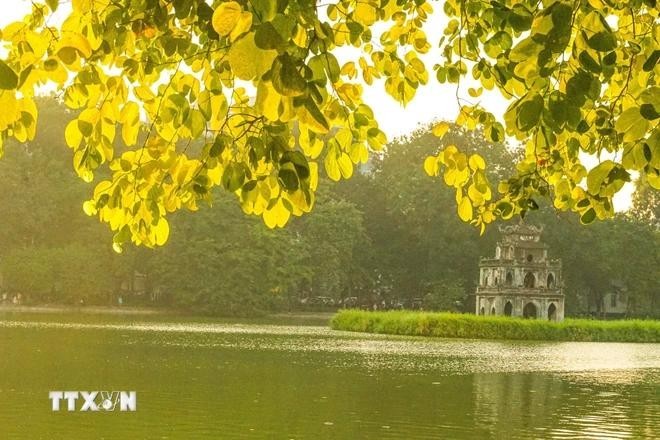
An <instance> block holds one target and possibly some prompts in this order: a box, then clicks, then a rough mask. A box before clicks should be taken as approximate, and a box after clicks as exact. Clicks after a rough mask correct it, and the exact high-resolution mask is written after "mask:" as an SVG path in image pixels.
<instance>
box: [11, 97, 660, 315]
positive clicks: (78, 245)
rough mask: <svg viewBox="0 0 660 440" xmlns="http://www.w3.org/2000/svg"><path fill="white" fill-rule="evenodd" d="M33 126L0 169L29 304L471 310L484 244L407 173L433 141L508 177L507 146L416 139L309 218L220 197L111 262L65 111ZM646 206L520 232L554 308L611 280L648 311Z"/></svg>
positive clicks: (653, 239) (45, 110) (652, 288)
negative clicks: (558, 274) (560, 295)
mask: <svg viewBox="0 0 660 440" xmlns="http://www.w3.org/2000/svg"><path fill="white" fill-rule="evenodd" d="M41 108H42V114H41V117H40V125H39V131H38V134H37V136H36V139H35V140H34V141H32V142H30V143H28V144H10V145H7V146H6V148H5V156H4V157H3V158H2V160H0V185H1V186H0V187H2V188H3V191H2V192H0V213H1V214H0V274H1V278H0V280H1V281H0V292H3V293H7V294H8V297H9V298H11V297H12V295H16V294H17V293H21V295H22V298H24V302H28V303H37V304H41V303H62V304H79V303H84V304H104V305H113V304H118V302H119V298H120V297H121V301H122V302H123V303H124V304H127V305H157V306H163V307H171V308H177V309H181V310H187V311H194V312H203V313H209V314H217V315H248V314H256V313H263V312H270V311H284V310H300V309H322V308H333V307H341V306H351V307H360V306H361V307H368V308H373V307H374V305H375V306H376V307H378V308H382V307H388V308H401V307H406V308H417V307H423V308H425V309H434V310H453V311H471V308H470V307H469V295H470V294H471V293H472V292H473V291H474V289H475V283H476V279H477V276H478V266H477V265H478V261H479V257H480V256H491V255H493V254H494V249H495V242H496V241H497V239H498V236H499V233H498V231H497V227H496V226H491V227H489V228H488V229H487V231H486V233H485V234H484V236H482V237H480V236H479V235H478V232H476V231H475V229H474V228H473V227H471V226H469V225H466V224H465V223H463V222H462V221H461V220H460V219H459V218H458V216H457V215H456V212H455V210H456V202H455V195H454V191H453V190H451V189H450V188H447V187H446V186H444V185H439V184H438V182H437V181H434V180H432V179H429V178H428V176H426V175H425V173H424V170H423V169H422V167H421V165H420V163H422V162H423V159H424V157H426V156H428V155H429V154H433V153H435V152H436V151H437V150H438V148H440V147H441V146H442V145H449V144H456V145H459V146H460V148H461V149H462V150H464V151H468V152H470V151H479V152H480V154H481V155H482V156H483V157H484V158H485V159H486V160H487V162H488V163H489V167H488V169H489V172H490V173H491V175H490V176H489V178H490V179H491V180H492V181H493V182H494V181H497V180H498V179H501V178H503V177H504V176H506V175H510V174H511V172H512V169H511V168H512V167H513V164H514V163H515V158H516V155H517V154H518V153H517V152H516V151H515V150H510V149H507V148H505V147H504V146H503V145H501V144H492V143H489V142H486V141H485V140H484V139H483V138H482V137H481V136H480V135H479V134H478V133H474V132H466V131H463V130H460V129H456V128H454V129H452V130H450V131H449V132H448V133H447V134H446V135H445V137H444V138H443V139H442V141H441V144H442V145H440V144H439V141H438V139H437V138H436V137H434V136H433V135H432V134H430V132H429V131H428V130H426V129H420V130H419V131H418V132H416V133H413V134H412V135H410V136H409V137H407V138H403V139H399V140H397V141H395V142H393V143H392V144H390V145H389V146H388V147H387V149H386V150H385V152H384V153H383V154H382V155H381V156H379V157H376V158H374V159H372V160H371V161H370V162H369V163H368V164H367V165H366V166H363V167H362V168H361V169H360V170H359V172H358V173H357V175H356V176H354V178H353V179H350V180H348V181H344V182H341V183H337V184H332V185H330V184H328V185H323V186H322V187H321V190H320V192H319V193H318V199H317V206H316V208H315V209H314V211H313V212H312V213H311V214H309V215H306V216H303V217H302V218H296V219H295V220H294V221H292V222H291V223H290V224H289V225H288V226H287V227H286V228H284V229H278V230H271V229H268V228H266V227H265V226H264V225H263V223H262V221H261V220H260V219H258V218H253V217H248V216H246V215H244V214H243V213H242V212H241V209H240V207H239V206H238V205H237V204H236V203H232V200H231V198H232V197H233V196H232V195H229V194H227V193H225V192H223V190H218V191H217V193H216V194H214V200H215V201H214V204H213V206H212V207H209V206H201V207H200V212H199V213H197V214H195V215H190V214H187V213H178V214H176V215H174V216H173V218H172V230H173V233H172V235H171V238H170V241H169V243H168V244H167V245H166V246H164V247H163V248H159V249H154V250H148V249H143V248H139V249H134V248H126V249H125V250H124V252H123V253H122V254H116V253H115V252H113V250H112V248H111V233H110V231H109V230H108V229H107V228H106V227H104V226H103V225H101V224H100V223H99V222H98V221H96V220H94V219H93V218H89V217H87V216H86V215H85V214H84V213H83V211H82V209H81V206H82V203H83V201H84V200H86V199H88V198H89V197H90V193H91V191H92V189H93V187H92V186H91V185H88V184H85V183H84V182H82V181H81V180H80V179H79V178H78V177H77V176H76V175H75V173H74V172H73V170H72V168H71V165H70V162H71V157H72V155H71V152H70V150H68V149H67V148H66V147H65V146H64V145H65V144H64V140H63V139H62V133H63V128H64V126H65V125H66V123H67V122H68V120H69V119H70V118H71V117H72V116H73V115H71V114H68V113H67V112H66V110H64V108H63V107H62V106H60V105H59V104H58V103H57V102H56V101H55V100H54V99H44V102H43V103H41ZM658 203H659V202H658V195H657V191H655V190H653V189H650V188H649V187H648V185H645V184H644V182H640V183H639V185H638V189H637V191H636V193H635V196H634V205H633V208H632V209H631V210H630V212H628V213H626V214H620V215H618V216H616V217H615V218H614V219H613V220H610V221H606V222H596V223H594V224H592V225H589V226H582V225H580V224H579V222H578V221H577V219H575V218H573V217H571V216H564V215H560V214H557V213H556V212H555V211H554V210H553V209H552V208H549V207H541V208H539V209H535V210H530V211H529V212H527V215H526V221H528V222H531V223H535V224H542V225H544V226H545V232H544V235H543V240H544V241H545V242H546V243H547V244H548V245H549V246H550V250H549V252H550V254H551V256H552V257H560V258H562V260H563V265H564V280H565V288H566V289H565V291H566V294H567V299H566V307H567V313H568V314H572V315H578V314H584V313H586V312H587V311H588V310H601V304H602V302H603V296H604V294H605V293H607V292H608V291H609V290H610V289H611V288H612V283H619V284H620V285H624V286H626V289H627V295H628V313H629V315H631V316H657V315H659V314H660V298H658V296H659V294H658V280H659V279H660V232H659V228H658V212H659V210H658Z"/></svg>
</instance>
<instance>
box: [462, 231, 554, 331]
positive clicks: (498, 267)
mask: <svg viewBox="0 0 660 440" xmlns="http://www.w3.org/2000/svg"><path fill="white" fill-rule="evenodd" d="M500 232H501V233H502V239H501V241H499V242H498V243H497V248H496V249H495V258H481V260H480V262H479V282H478V283H477V291H476V294H475V300H476V313H477V314H478V315H500V316H501V315H504V316H519V317H525V318H542V319H549V320H551V321H561V320H563V319H564V292H563V289H562V278H561V260H558V259H555V260H551V259H549V258H548V247H547V245H545V244H544V243H542V242H541V241H540V239H541V233H542V232H543V228H542V227H535V226H532V225H527V224H524V223H520V224H518V225H511V226H504V227H500Z"/></svg>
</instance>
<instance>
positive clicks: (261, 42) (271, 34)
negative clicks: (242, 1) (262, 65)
mask: <svg viewBox="0 0 660 440" xmlns="http://www.w3.org/2000/svg"><path fill="white" fill-rule="evenodd" d="M254 42H255V44H256V45H257V47H258V48H260V49H264V50H268V49H277V48H278V47H280V46H281V45H282V44H284V40H283V39H282V37H281V36H280V34H279V33H278V32H277V29H275V26H273V24H272V23H271V22H266V23H262V24H261V26H259V27H257V29H256V31H255V35H254Z"/></svg>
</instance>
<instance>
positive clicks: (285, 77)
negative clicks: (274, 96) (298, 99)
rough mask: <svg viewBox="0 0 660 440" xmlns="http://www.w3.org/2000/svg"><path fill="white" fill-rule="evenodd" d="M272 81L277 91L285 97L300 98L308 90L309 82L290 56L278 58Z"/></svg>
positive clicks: (285, 55)
mask: <svg viewBox="0 0 660 440" xmlns="http://www.w3.org/2000/svg"><path fill="white" fill-rule="evenodd" d="M272 81H273V87H274V88H275V90H277V92H278V93H279V94H280V95H284V96H299V95H302V94H303V93H304V92H305V90H306V89H307V82H306V81H305V79H304V78H303V77H302V75H301V74H300V72H299V71H298V68H297V67H296V64H295V61H294V59H293V57H291V56H290V55H288V54H284V55H280V56H279V57H277V60H276V61H275V64H274V66H273V77H272Z"/></svg>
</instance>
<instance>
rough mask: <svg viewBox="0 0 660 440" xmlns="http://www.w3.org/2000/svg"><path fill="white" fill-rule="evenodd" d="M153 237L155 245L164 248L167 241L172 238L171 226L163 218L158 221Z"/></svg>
mask: <svg viewBox="0 0 660 440" xmlns="http://www.w3.org/2000/svg"><path fill="white" fill-rule="evenodd" d="M153 235H154V243H156V245H158V246H162V245H164V244H165V242H167V239H168V237H169V236H170V225H169V223H167V220H165V219H164V218H163V217H161V218H160V219H159V220H158V224H157V225H156V227H155V228H154V229H153Z"/></svg>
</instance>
